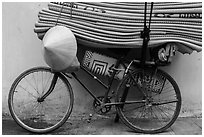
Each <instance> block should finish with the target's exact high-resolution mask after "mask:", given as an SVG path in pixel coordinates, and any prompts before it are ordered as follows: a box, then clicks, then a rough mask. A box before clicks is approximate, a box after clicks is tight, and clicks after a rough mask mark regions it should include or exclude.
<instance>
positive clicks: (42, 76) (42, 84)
mask: <svg viewBox="0 0 204 137" xmlns="http://www.w3.org/2000/svg"><path fill="white" fill-rule="evenodd" d="M42 91H44V87H43V71H42Z"/></svg>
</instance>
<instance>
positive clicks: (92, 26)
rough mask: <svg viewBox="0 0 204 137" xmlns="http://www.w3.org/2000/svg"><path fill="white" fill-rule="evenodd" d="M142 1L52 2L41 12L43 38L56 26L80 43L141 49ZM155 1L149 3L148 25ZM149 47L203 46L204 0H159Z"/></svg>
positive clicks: (191, 48)
mask: <svg viewBox="0 0 204 137" xmlns="http://www.w3.org/2000/svg"><path fill="white" fill-rule="evenodd" d="M144 6H145V4H144V3H142V2H115V3H110V2H51V3H49V4H48V8H44V9H42V10H41V11H40V12H39V14H38V18H39V19H38V21H37V22H36V23H35V28H34V31H35V33H37V36H38V38H39V39H41V40H42V39H43V37H44V35H45V33H46V32H47V31H48V30H49V29H50V28H52V27H54V26H57V25H60V26H65V27H67V28H69V29H70V30H71V31H72V32H73V33H74V35H75V37H76V40H77V44H81V45H86V46H88V47H94V48H141V47H142V43H143V39H142V38H141V31H142V30H143V28H144ZM150 7H151V3H148V4H147V14H146V16H147V25H149V24H148V22H149V16H150V14H149V13H150ZM150 29H151V31H150V41H149V43H148V47H157V46H159V45H162V44H165V43H176V45H177V47H178V50H179V51H180V52H182V53H192V51H194V50H195V51H198V52H199V51H201V49H202V2H185V3H183V2H155V3H154V5H153V11H152V19H151V23H150Z"/></svg>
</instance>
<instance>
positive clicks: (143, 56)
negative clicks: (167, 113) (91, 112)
mask: <svg viewBox="0 0 204 137" xmlns="http://www.w3.org/2000/svg"><path fill="white" fill-rule="evenodd" d="M146 8H147V2H145V10H144V29H143V31H141V38H143V46H142V53H141V60H140V61H138V60H133V61H131V62H130V64H129V65H128V67H126V65H125V63H124V62H123V60H125V58H123V57H121V58H120V59H118V60H117V62H116V64H115V68H113V69H112V71H113V73H112V74H111V76H110V79H109V81H108V85H106V84H105V83H103V82H102V81H101V80H99V79H98V78H97V77H96V76H95V75H93V74H92V73H91V72H89V71H88V70H86V69H85V68H84V67H83V66H80V68H81V69H82V70H84V71H85V72H86V73H87V74H89V75H90V76H91V77H93V79H94V80H96V81H97V82H98V83H99V84H101V85H102V86H103V87H104V88H105V89H107V90H106V92H105V94H104V100H103V101H100V100H99V99H98V98H97V97H96V96H95V95H94V94H93V93H92V92H91V90H89V89H88V88H87V87H86V85H84V84H83V82H81V81H80V79H79V78H78V77H77V75H76V74H75V73H74V72H73V73H71V75H72V76H73V77H74V78H75V79H76V80H77V81H78V82H79V83H80V84H81V85H82V86H83V87H84V88H85V89H86V91H87V92H88V93H89V94H90V95H91V96H92V97H93V98H94V99H95V100H96V101H97V102H98V103H100V104H101V105H103V106H105V105H121V104H125V103H141V102H145V100H142V101H140V102H138V101H134V102H125V100H126V96H127V92H124V95H123V96H122V100H121V101H122V102H123V103H121V102H120V103H116V102H115V103H106V102H107V100H108V95H109V92H110V89H111V85H112V83H113V81H114V77H115V75H116V73H117V69H118V67H119V65H120V64H121V65H123V67H124V68H125V75H126V74H128V73H129V74H130V75H131V73H130V72H129V68H130V66H131V65H132V64H133V63H139V65H140V67H141V68H143V69H144V68H145V66H146V65H147V64H149V65H155V63H154V62H148V61H146V50H147V46H148V42H149V33H150V22H151V16H152V9H153V2H152V3H151V13H150V18H149V28H147V26H146V10H147V9H146ZM155 66H156V65H155ZM155 68H156V67H155ZM155 71H156V69H155ZM58 73H62V74H63V75H65V76H66V77H69V76H68V75H67V74H66V73H65V72H56V73H55V75H54V77H53V79H52V83H51V85H50V88H49V90H48V91H47V92H46V93H45V94H44V95H43V96H42V97H41V98H39V99H38V100H39V101H43V100H44V99H45V98H46V97H47V96H48V95H49V94H50V93H51V92H52V90H53V89H54V86H55V84H56V82H57V78H58V76H57V74H58ZM131 78H132V79H133V81H134V82H135V83H137V82H136V81H135V79H134V78H133V76H132V75H131ZM136 86H137V88H138V89H139V91H140V92H142V94H144V92H143V89H141V88H140V87H139V86H138V85H137V84H136ZM126 88H129V87H128V86H127V87H126ZM125 90H126V89H125ZM127 91H128V90H127ZM144 96H146V95H145V94H144Z"/></svg>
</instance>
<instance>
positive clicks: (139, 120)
mask: <svg viewBox="0 0 204 137" xmlns="http://www.w3.org/2000/svg"><path fill="white" fill-rule="evenodd" d="M144 74H145V75H144ZM131 75H132V76H133V78H134V79H135V80H136V82H137V83H136V82H133V81H131V82H130V79H131V77H132V76H131ZM141 75H143V78H144V79H145V80H144V79H143V83H145V84H143V85H142V84H141ZM150 75H151V77H152V78H151V80H148V77H149V76H150ZM153 75H154V76H153ZM155 79H157V80H155ZM162 79H163V85H162V84H161V83H162ZM128 81H129V83H128ZM151 81H153V82H151ZM158 81H160V83H159V82H158ZM164 81H165V82H164ZM134 83H136V84H137V86H139V87H140V88H143V89H145V90H144V91H145V92H146V93H144V92H143V93H140V94H139V93H138V92H139V91H138V88H137V90H133V91H134V92H133V93H134V94H131V93H130V92H131V89H133V88H134V87H135V86H134ZM152 83H157V85H156V86H155V85H153V84H152ZM126 84H129V86H130V87H129V88H128V92H127V91H126V92H127V94H128V95H127V97H126V102H127V101H129V100H132V98H135V100H137V101H138V100H144V101H145V102H142V101H141V102H140V103H138V104H133V105H132V106H131V107H133V108H131V107H130V105H131V104H129V106H128V104H124V105H123V106H121V105H116V110H117V113H118V115H119V117H120V119H121V120H122V122H123V123H124V124H125V125H126V126H128V127H129V128H131V129H132V130H134V131H135V132H139V133H146V134H155V133H160V132H163V131H165V130H166V129H168V128H169V127H170V126H171V125H172V124H173V123H174V122H175V121H176V119H177V117H178V115H179V113H180V109H181V94H180V90H179V87H178V85H177V83H176V82H175V81H174V79H173V78H172V77H171V76H170V75H168V74H167V73H166V72H164V71H162V70H159V69H157V71H156V73H155V71H154V69H152V68H147V69H145V70H143V69H139V70H134V71H133V72H131V73H130V74H128V75H126V77H124V78H123V80H122V81H121V83H120V84H119V86H118V88H117V93H116V98H115V100H116V102H122V101H121V98H122V96H123V94H124V92H125V90H124V89H123V88H124V86H126V87H127V85H126ZM168 84H170V86H171V85H172V88H173V89H171V90H169V88H171V87H168V88H166V87H164V86H165V85H168ZM150 85H151V86H150ZM161 85H162V86H161ZM164 89H165V90H167V89H168V90H167V91H164ZM172 91H173V92H175V94H172ZM170 92H171V94H172V95H171V94H170ZM121 93H122V94H121ZM148 94H151V95H148ZM168 94H170V95H168ZM145 96H150V97H145ZM151 96H152V97H151ZM160 97H161V98H160ZM174 97H175V98H174ZM147 98H148V100H147ZM150 98H151V100H150ZM159 98H160V99H159ZM168 98H169V101H168ZM171 100H172V101H171ZM151 101H152V102H151ZM165 101H166V102H165ZM123 102H124V101H123ZM168 105H169V106H168ZM162 106H163V107H162ZM135 107H136V108H135ZM168 107H169V108H168ZM128 108H129V109H130V108H131V109H134V110H133V112H128V111H127V110H128ZM150 108H151V109H150ZM162 109H163V110H162ZM135 110H137V111H136V112H135ZM139 110H141V111H139ZM140 112H141V113H142V114H141V113H140ZM131 113H132V114H133V115H132V114H131ZM136 114H137V116H136ZM129 115H131V116H129ZM165 115H166V116H165ZM168 115H169V117H168ZM160 116H161V118H160ZM170 116H171V117H170ZM148 117H149V118H148ZM167 120H168V121H167ZM162 122H164V123H162Z"/></svg>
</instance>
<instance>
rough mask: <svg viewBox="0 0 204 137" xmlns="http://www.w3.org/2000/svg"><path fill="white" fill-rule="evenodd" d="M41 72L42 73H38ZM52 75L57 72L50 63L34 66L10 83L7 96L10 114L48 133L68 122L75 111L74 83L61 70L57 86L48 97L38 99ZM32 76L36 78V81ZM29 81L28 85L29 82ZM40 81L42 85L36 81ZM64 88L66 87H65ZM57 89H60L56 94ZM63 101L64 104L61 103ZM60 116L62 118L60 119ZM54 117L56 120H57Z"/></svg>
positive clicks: (20, 122)
mask: <svg viewBox="0 0 204 137" xmlns="http://www.w3.org/2000/svg"><path fill="white" fill-rule="evenodd" d="M41 74H42V76H41ZM39 75H40V77H38V76H39ZM53 75H54V72H52V71H51V69H50V68H47V67H35V68H31V69H29V70H27V71H25V72H23V73H22V74H20V75H19V76H18V77H17V78H16V80H15V81H14V83H13V84H12V86H11V89H10V92H9V96H8V106H9V110H10V113H11V116H12V117H13V119H14V120H15V122H16V123H17V124H18V125H19V126H21V127H22V128H24V129H26V130H28V131H30V132H34V133H48V132H51V131H54V130H56V129H57V128H59V127H60V126H62V125H63V124H64V123H65V122H66V120H67V119H68V118H69V116H70V114H71V112H72V108H73V102H74V95H73V91H72V87H71V85H70V83H69V82H68V80H67V79H66V77H65V76H64V75H63V74H62V73H59V75H58V80H57V84H56V85H57V86H55V88H54V89H53V92H52V93H51V94H50V95H49V96H48V97H47V98H46V99H45V101H43V102H38V101H37V98H36V97H37V96H38V97H39V96H42V94H44V93H45V92H46V90H47V89H48V88H49V85H50V83H51V79H52V76H53ZM43 76H44V77H43ZM41 78H42V80H41ZM45 78H46V79H45ZM48 78H49V79H48ZM43 79H44V81H43ZM29 80H33V81H35V82H34V83H33V85H32V84H31V81H29ZM60 82H61V83H60ZM26 83H27V84H28V85H26ZM37 83H39V85H37ZM58 83H60V84H63V85H64V87H63V85H62V87H61V85H60V87H59V85H58ZM24 84H25V85H24ZM45 84H46V85H45ZM41 85H42V87H41ZM34 87H35V88H34ZM32 88H33V89H32ZM64 88H65V89H66V90H64ZM40 91H41V92H40ZM55 91H60V92H57V94H56V92H55ZM26 92H27V93H26ZM21 94H22V95H21ZM64 94H66V95H69V96H66V95H64ZM26 95H27V96H26ZM53 96H54V97H53ZM19 97H20V98H19ZM65 97H67V99H65ZM60 101H62V102H60ZM63 101H64V102H63ZM55 103H56V104H55ZM60 103H61V104H60ZM65 103H67V104H65ZM60 105H61V106H62V107H60ZM54 107H56V108H54ZM24 109H25V110H24ZM29 109H30V111H29ZM64 109H65V110H64ZM40 111H41V112H40ZM46 111H47V112H46ZM34 113H36V114H34ZM58 119H59V121H57V120H58ZM55 121H57V122H56V123H55Z"/></svg>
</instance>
